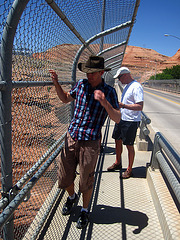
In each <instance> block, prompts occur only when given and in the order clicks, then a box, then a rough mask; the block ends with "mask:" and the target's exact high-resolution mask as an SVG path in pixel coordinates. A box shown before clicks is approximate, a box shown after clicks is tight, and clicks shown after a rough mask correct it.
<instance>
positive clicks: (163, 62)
mask: <svg viewBox="0 0 180 240" xmlns="http://www.w3.org/2000/svg"><path fill="white" fill-rule="evenodd" d="M174 65H180V49H179V50H178V51H177V53H176V54H175V55H174V56H172V57H168V56H165V55H162V54H159V53H158V52H156V51H154V50H152V49H147V48H141V47H134V46H127V48H126V52H125V55H124V59H123V62H122V66H126V67H128V68H130V69H131V72H132V74H133V75H134V76H136V77H138V78H139V79H140V80H141V81H145V80H147V79H149V77H150V76H151V75H155V73H160V72H162V70H163V69H165V68H170V67H172V66H174Z"/></svg>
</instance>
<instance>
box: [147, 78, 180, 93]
mask: <svg viewBox="0 0 180 240" xmlns="http://www.w3.org/2000/svg"><path fill="white" fill-rule="evenodd" d="M144 86H146V87H150V88H155V89H158V90H163V91H167V92H174V93H180V79H171V80H169V79H167V80H148V81H146V82H145V83H144Z"/></svg>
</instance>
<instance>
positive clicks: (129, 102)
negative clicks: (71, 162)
mask: <svg viewBox="0 0 180 240" xmlns="http://www.w3.org/2000/svg"><path fill="white" fill-rule="evenodd" d="M114 78H118V79H119V81H121V83H122V84H126V86H125V88H124V90H123V93H122V97H121V102H120V103H119V107H120V109H121V121H120V122H119V123H118V124H117V123H116V124H115V127H114V131H113V134H112V138H114V139H115V143H116V161H115V163H114V164H113V165H112V166H110V167H109V168H108V169H107V170H108V171H115V170H119V169H121V168H122V163H121V154H122V150H123V145H126V147H127V150H128V158H129V165H128V167H127V170H126V171H125V172H123V174H122V178H123V179H126V178H129V177H131V176H132V166H133V162H134V157H135V150H134V141H135V138H136V133H137V128H138V127H139V124H140V121H141V111H142V109H143V101H144V94H143V88H142V86H141V84H140V83H138V82H137V81H136V80H134V79H133V78H132V77H131V74H130V70H129V69H128V68H126V67H121V68H120V69H118V71H117V73H116V74H115V76H114Z"/></svg>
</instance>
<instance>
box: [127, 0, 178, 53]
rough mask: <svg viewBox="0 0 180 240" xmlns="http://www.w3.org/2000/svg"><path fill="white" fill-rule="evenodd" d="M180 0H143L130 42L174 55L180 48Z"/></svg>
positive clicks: (130, 43) (132, 44) (133, 44)
mask: <svg viewBox="0 0 180 240" xmlns="http://www.w3.org/2000/svg"><path fill="white" fill-rule="evenodd" d="M164 34H171V35H174V36H177V37H179V38H180V0H141V1H140V6H139V8H138V13H137V17H136V22H135V24H134V26H133V29H132V32H131V36H130V39H129V44H128V45H131V46H137V47H143V48H149V49H153V50H155V51H157V52H158V53H160V54H163V55H166V56H170V57H171V56H173V55H174V54H175V53H176V52H177V50H178V49H179V48H180V40H179V39H177V38H174V37H171V36H169V37H165V36H164Z"/></svg>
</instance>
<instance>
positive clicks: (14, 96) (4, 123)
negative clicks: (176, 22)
mask: <svg viewBox="0 0 180 240" xmlns="http://www.w3.org/2000/svg"><path fill="white" fill-rule="evenodd" d="M138 5H139V1H135V0H126V1H125V0H121V1H102V0H97V1H94V0H86V1H75V0H73V1H72V0H71V1H70V0H66V1H60V0H57V1H55V2H54V1H50V0H46V1H44V0H30V1H27V0H15V1H13V0H5V1H3V3H0V23H1V24H0V41H1V52H0V53H1V65H0V71H1V81H0V90H1V91H0V94H1V99H0V101H1V102H0V107H1V109H0V110H1V116H0V118H1V123H0V127H1V138H0V139H1V183H0V184H1V191H2V199H1V202H0V206H1V209H2V211H1V212H2V213H1V215H0V222H1V226H3V227H4V228H3V231H2V232H1V237H2V238H4V239H13V238H14V239H18V240H19V239H22V238H23V237H24V236H25V234H26V232H27V229H28V228H29V227H30V226H31V224H32V222H34V221H36V222H41V221H40V220H42V221H43V220H44V218H45V216H46V214H48V211H49V209H50V206H51V205H53V201H54V199H55V198H56V197H57V195H58V194H59V193H60V192H59V191H60V190H58V189H57V185H56V182H57V177H56V176H57V164H56V160H55V159H56V157H57V156H58V154H59V152H60V150H61V148H62V145H63V137H64V135H65V133H66V131H67V127H68V124H69V122H70V119H71V116H72V115H71V114H72V113H71V112H72V111H71V110H72V106H71V105H70V104H67V105H65V104H63V103H61V102H60V100H59V99H58V97H57V94H56V92H55V88H54V86H53V84H52V82H51V78H50V74H49V71H48V70H49V69H55V70H56V71H57V73H58V76H59V81H60V83H61V84H62V85H63V88H64V89H65V90H66V91H68V90H69V89H70V88H71V86H72V85H73V84H74V82H75V81H76V78H77V79H80V78H83V77H85V75H84V74H83V73H81V72H80V71H78V70H77V69H76V64H77V61H79V60H80V61H81V62H82V61H86V59H87V58H88V56H89V55H91V54H94V55H101V56H103V57H104V58H105V63H106V66H109V67H111V68H112V71H111V72H110V73H108V75H107V76H105V78H106V79H107V80H108V81H109V82H111V81H112V75H114V72H115V71H116V69H117V68H118V67H120V65H121V62H122V59H123V56H124V53H125V48H126V45H127V42H128V39H129V36H130V32H131V29H132V26H133V23H134V20H135V16H136V12H137V9H138ZM73 69H75V71H74V74H73ZM76 70H77V71H76ZM112 84H113V83H112ZM40 177H41V178H40ZM18 193H19V194H18ZM9 203H10V205H8V204H9ZM3 209H4V210H3ZM40 211H42V212H47V213H46V214H44V215H43V217H42V216H41V215H39V212H40ZM12 213H13V214H12ZM37 213H38V215H37ZM12 216H13V221H12ZM37 216H38V217H39V218H41V219H40V220H39V219H38V217H37ZM40 216H41V217H40ZM4 223H6V225H4ZM29 238H30V237H29Z"/></svg>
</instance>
